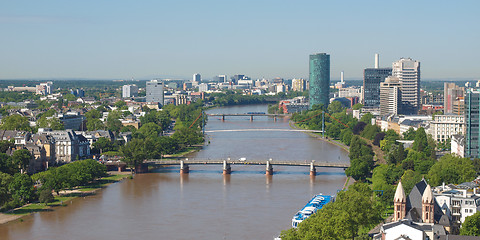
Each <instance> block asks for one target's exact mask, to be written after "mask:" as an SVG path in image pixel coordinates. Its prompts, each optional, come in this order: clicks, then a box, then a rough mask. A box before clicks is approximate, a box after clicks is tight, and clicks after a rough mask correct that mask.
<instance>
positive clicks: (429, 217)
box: [422, 184, 434, 223]
mask: <svg viewBox="0 0 480 240" xmlns="http://www.w3.org/2000/svg"><path fill="white" fill-rule="evenodd" d="M433 203H434V198H433V192H432V188H431V187H430V184H427V187H426V188H425V191H423V195H422V220H423V222H424V223H433V209H434V206H433Z"/></svg>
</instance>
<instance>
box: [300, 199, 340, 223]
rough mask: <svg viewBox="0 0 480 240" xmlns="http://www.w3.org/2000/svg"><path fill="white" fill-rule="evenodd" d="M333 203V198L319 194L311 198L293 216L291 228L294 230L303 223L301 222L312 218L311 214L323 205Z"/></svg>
mask: <svg viewBox="0 0 480 240" xmlns="http://www.w3.org/2000/svg"><path fill="white" fill-rule="evenodd" d="M333 201H335V197H334V196H330V195H323V194H321V193H320V194H318V195H315V196H313V198H312V199H311V200H310V201H308V203H307V204H306V205H305V207H303V208H302V210H300V211H298V212H297V213H296V214H295V216H293V218H292V227H294V228H296V227H297V226H298V224H299V223H301V222H303V220H305V219H307V218H309V217H310V216H312V214H314V213H316V212H317V211H318V210H320V209H322V208H323V206H324V205H325V204H327V203H329V202H333Z"/></svg>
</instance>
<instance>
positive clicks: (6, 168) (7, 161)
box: [0, 153, 18, 175]
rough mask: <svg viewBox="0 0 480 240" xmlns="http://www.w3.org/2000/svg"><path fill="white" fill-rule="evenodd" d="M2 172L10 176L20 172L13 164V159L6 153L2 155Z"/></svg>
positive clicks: (0, 167) (0, 170)
mask: <svg viewBox="0 0 480 240" xmlns="http://www.w3.org/2000/svg"><path fill="white" fill-rule="evenodd" d="M17 166H18V165H17ZM0 172H4V173H8V174H10V175H13V174H15V173H17V172H18V171H17V168H16V167H15V165H14V164H13V162H12V159H11V157H10V156H8V155H7V154H6V153H0Z"/></svg>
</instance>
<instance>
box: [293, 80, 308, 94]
mask: <svg viewBox="0 0 480 240" xmlns="http://www.w3.org/2000/svg"><path fill="white" fill-rule="evenodd" d="M292 90H293V91H297V92H303V91H305V90H307V81H306V80H305V79H303V78H294V79H292Z"/></svg>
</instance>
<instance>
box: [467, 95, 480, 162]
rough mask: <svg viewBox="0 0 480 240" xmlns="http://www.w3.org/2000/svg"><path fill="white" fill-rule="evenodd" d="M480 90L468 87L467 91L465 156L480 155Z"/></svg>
mask: <svg viewBox="0 0 480 240" xmlns="http://www.w3.org/2000/svg"><path fill="white" fill-rule="evenodd" d="M479 110H480V91H479V90H476V89H475V90H473V89H467V92H466V93H465V157H468V158H478V157H480V152H479V150H480V128H479V122H480V112H479Z"/></svg>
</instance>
